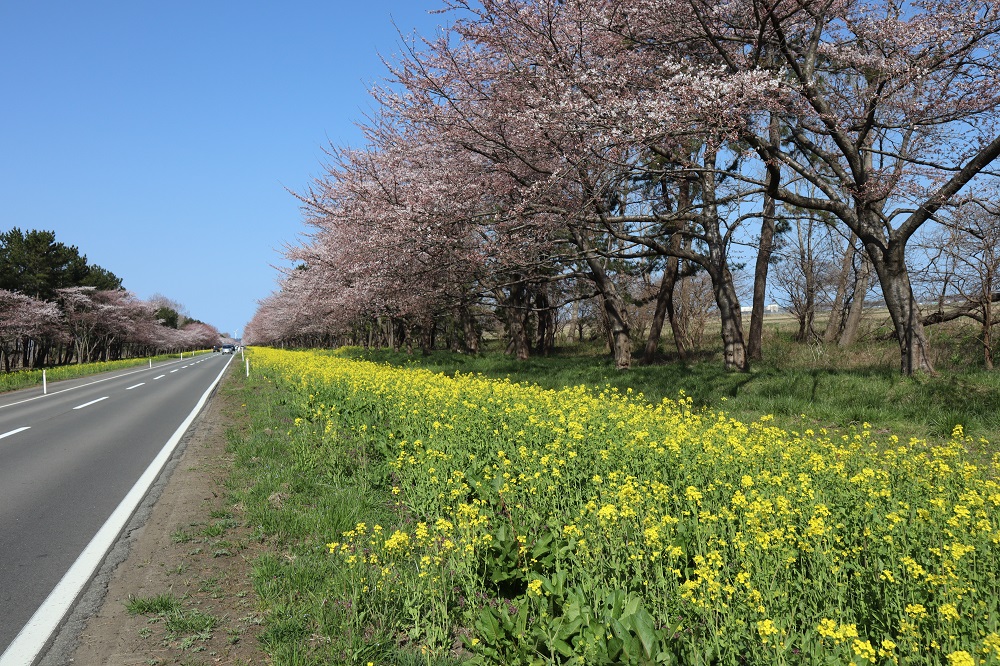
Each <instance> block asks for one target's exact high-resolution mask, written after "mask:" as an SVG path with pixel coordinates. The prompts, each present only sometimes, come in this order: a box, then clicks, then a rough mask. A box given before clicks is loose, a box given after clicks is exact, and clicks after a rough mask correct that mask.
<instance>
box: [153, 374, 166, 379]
mask: <svg viewBox="0 0 1000 666" xmlns="http://www.w3.org/2000/svg"><path fill="white" fill-rule="evenodd" d="M164 377H166V375H160V376H158V377H153V379H163V378H164Z"/></svg>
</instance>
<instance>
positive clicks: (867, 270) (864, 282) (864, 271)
mask: <svg viewBox="0 0 1000 666" xmlns="http://www.w3.org/2000/svg"><path fill="white" fill-rule="evenodd" d="M870 280H871V261H870V260H869V259H868V257H867V256H862V257H861V266H860V267H859V268H858V274H857V276H856V277H855V279H854V297H853V298H852V299H851V306H850V308H849V309H848V311H847V319H846V320H845V322H844V330H843V331H842V332H841V334H840V341H839V343H838V344H839V345H840V346H841V347H849V346H851V345H853V344H854V341H855V340H856V339H857V337H858V330H859V329H860V328H861V315H862V314H864V309H865V295H866V294H867V293H868V286H869V281H870Z"/></svg>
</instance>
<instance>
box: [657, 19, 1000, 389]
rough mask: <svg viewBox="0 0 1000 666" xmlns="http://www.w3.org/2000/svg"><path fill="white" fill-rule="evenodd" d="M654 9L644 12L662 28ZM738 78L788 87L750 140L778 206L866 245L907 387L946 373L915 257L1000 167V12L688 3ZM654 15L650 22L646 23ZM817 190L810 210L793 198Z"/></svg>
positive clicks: (699, 28) (706, 38) (702, 32)
mask: <svg viewBox="0 0 1000 666" xmlns="http://www.w3.org/2000/svg"><path fill="white" fill-rule="evenodd" d="M653 4H655V3H649V4H646V3H640V5H642V8H645V9H646V10H648V11H649V12H650V13H649V16H650V18H651V20H658V19H656V15H655V14H654V8H653V7H652V5H653ZM688 5H689V7H690V12H691V13H692V14H693V15H694V16H695V17H696V19H697V22H696V23H694V24H692V25H693V26H696V29H695V30H693V36H694V37H696V38H697V39H699V40H701V41H702V42H703V43H704V44H707V45H710V46H711V50H712V53H713V57H715V58H719V59H720V61H721V63H722V64H723V65H724V67H725V71H726V72H727V73H732V74H733V75H734V76H741V75H745V74H747V73H750V72H758V71H763V72H768V73H770V74H771V75H772V76H773V77H774V78H775V79H779V80H780V81H781V86H780V90H776V91H775V94H774V103H775V105H777V107H778V108H775V106H774V105H772V106H771V107H770V108H769V109H768V111H769V112H770V111H774V112H775V113H776V114H777V117H778V119H779V124H780V131H779V133H778V134H779V136H780V140H779V141H775V140H773V136H772V135H771V133H769V131H768V124H769V122H770V120H771V118H773V117H774V116H773V115H771V114H770V113H767V114H764V113H761V114H758V116H757V120H758V122H757V123H756V127H753V126H749V127H748V128H747V131H745V132H744V133H743V134H742V136H741V138H742V139H743V140H744V141H746V142H747V144H748V145H749V146H750V147H751V148H752V149H753V150H754V151H755V152H756V153H757V155H758V156H759V157H760V159H761V160H762V161H763V162H764V163H766V164H767V165H772V166H774V167H777V168H780V169H781V171H782V174H783V178H782V184H781V185H780V186H779V187H777V188H774V196H775V197H776V198H777V199H778V200H780V201H784V202H786V203H789V204H791V205H794V206H798V207H800V208H809V209H812V210H817V211H827V212H829V213H831V214H833V215H834V216H835V217H836V218H837V219H839V220H840V221H841V222H842V223H843V224H844V225H845V226H846V227H847V228H848V229H850V230H851V232H853V233H854V234H856V235H857V237H858V238H859V239H860V241H861V242H862V243H863V244H864V247H865V250H866V252H867V254H868V257H869V259H870V261H871V263H872V266H873V267H874V270H875V273H876V275H877V277H878V280H879V284H880V285H881V288H882V294H883V296H884V299H885V303H886V306H887V307H888V309H889V314H890V316H891V319H892V323H893V327H894V330H895V333H896V337H897V338H898V340H899V345H900V356H901V363H900V368H901V371H902V372H903V373H904V374H911V373H913V372H919V371H926V372H933V365H932V363H931V357H930V353H929V343H928V340H927V336H926V334H925V333H924V329H923V325H922V323H921V317H920V312H919V306H918V304H917V301H916V299H915V297H914V293H913V288H912V286H911V283H910V274H909V266H908V257H907V247H908V245H909V244H910V242H911V240H912V239H913V238H914V237H915V236H916V235H918V233H919V232H920V231H921V228H922V227H923V226H924V225H925V224H926V223H927V222H928V221H932V220H933V219H934V217H935V215H936V214H937V213H938V211H939V210H940V209H941V208H942V207H943V206H945V205H946V204H948V203H949V202H954V201H956V199H957V198H961V196H962V192H963V189H964V188H966V186H967V185H969V184H970V182H973V181H974V180H976V179H977V178H981V177H982V176H983V174H985V173H987V172H988V169H989V166H990V164H991V163H992V162H993V160H994V159H996V157H997V156H1000V125H998V115H997V111H998V108H1000V79H998V77H1000V38H998V33H1000V6H998V5H997V4H996V3H981V2H972V1H970V0H912V1H903V0H897V1H894V2H874V1H872V2H867V1H862V0H795V1H792V0H734V1H731V2H723V3H717V2H714V1H711V2H710V1H709V0H689V1H688ZM640 11H642V9H640ZM800 180H801V181H806V182H808V183H809V184H810V185H811V186H813V187H814V188H815V189H816V190H817V194H816V195H813V196H810V195H807V194H803V192H802V189H801V188H797V187H794V186H793V185H792V184H793V183H796V182H798V181H800Z"/></svg>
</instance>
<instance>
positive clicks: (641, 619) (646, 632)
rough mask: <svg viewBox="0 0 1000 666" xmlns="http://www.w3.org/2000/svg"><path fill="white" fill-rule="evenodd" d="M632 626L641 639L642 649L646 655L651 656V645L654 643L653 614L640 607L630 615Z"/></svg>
mask: <svg viewBox="0 0 1000 666" xmlns="http://www.w3.org/2000/svg"><path fill="white" fill-rule="evenodd" d="M632 626H633V628H634V629H635V633H636V635H637V636H639V640H640V641H642V649H643V651H644V652H645V653H646V656H647V657H652V656H653V646H655V645H656V626H655V622H654V621H653V616H652V615H650V614H649V611H647V610H646V609H645V608H640V609H639V610H638V611H637V612H636V613H635V615H633V616H632Z"/></svg>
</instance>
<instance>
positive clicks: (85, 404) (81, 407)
mask: <svg viewBox="0 0 1000 666" xmlns="http://www.w3.org/2000/svg"><path fill="white" fill-rule="evenodd" d="M107 399H108V396H104V397H103V398H98V399H97V400H91V401H90V402H85V403H83V404H82V405H77V406H76V407H74V408H73V409H83V408H84V407H90V406H91V405H93V404H94V403H95V402H100V401H101V400H107Z"/></svg>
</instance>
